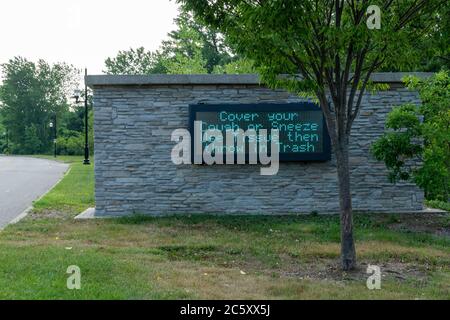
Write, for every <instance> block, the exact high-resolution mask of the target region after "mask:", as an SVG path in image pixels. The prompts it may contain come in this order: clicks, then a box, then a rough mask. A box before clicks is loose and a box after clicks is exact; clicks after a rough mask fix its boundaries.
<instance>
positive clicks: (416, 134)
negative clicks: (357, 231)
mask: <svg viewBox="0 0 450 320" xmlns="http://www.w3.org/2000/svg"><path fill="white" fill-rule="evenodd" d="M406 81H407V85H408V87H409V88H410V89H415V90H418V91H419V93H420V97H421V100H422V105H421V106H416V105H411V104H406V105H403V106H400V107H397V108H395V109H394V110H393V111H392V112H390V113H389V115H388V118H387V122H386V128H387V129H388V131H387V132H386V133H385V134H384V135H383V136H382V137H381V138H380V139H378V140H377V141H376V143H375V144H374V145H373V148H372V149H373V150H372V151H373V154H374V155H375V157H376V158H377V159H378V160H380V161H384V162H385V164H386V166H387V167H388V169H389V178H390V180H391V181H392V182H397V181H400V180H413V181H414V182H416V183H417V185H419V186H420V187H421V188H423V189H424V190H425V196H426V198H427V199H428V200H440V201H448V200H449V197H450V76H449V73H448V71H447V72H445V71H441V72H440V73H437V74H436V75H435V76H434V77H432V78H430V79H428V80H425V81H422V80H420V79H417V78H415V77H409V78H407V79H406Z"/></svg>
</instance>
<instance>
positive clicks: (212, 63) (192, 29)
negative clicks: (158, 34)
mask: <svg viewBox="0 0 450 320" xmlns="http://www.w3.org/2000/svg"><path fill="white" fill-rule="evenodd" d="M175 24H176V26H177V28H176V30H174V31H171V32H170V33H169V34H168V39H167V40H165V41H163V42H162V43H161V46H160V48H159V49H158V50H156V51H154V52H152V51H148V50H146V49H145V48H143V47H140V48H137V49H133V48H130V49H129V50H124V51H119V52H118V54H117V56H116V57H114V58H107V59H106V60H105V66H106V70H105V71H106V72H107V73H108V74H156V73H164V74H199V73H200V74H201V73H227V72H236V73H244V72H254V69H253V68H252V63H251V62H250V61H247V60H246V59H243V58H242V57H239V56H237V55H236V54H235V53H234V52H233V50H232V49H231V48H230V46H229V45H228V44H227V43H226V41H225V38H224V37H223V35H222V34H221V33H219V32H218V31H216V30H215V29H212V28H208V27H205V25H203V24H201V23H199V22H197V21H196V20H195V19H194V18H193V16H192V14H191V13H190V12H189V11H187V10H185V9H184V8H183V7H181V10H180V13H179V15H178V17H177V18H176V19H175Z"/></svg>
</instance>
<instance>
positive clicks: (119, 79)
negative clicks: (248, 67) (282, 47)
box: [85, 72, 433, 88]
mask: <svg viewBox="0 0 450 320" xmlns="http://www.w3.org/2000/svg"><path fill="white" fill-rule="evenodd" d="M408 75H414V76H417V77H419V78H428V77H431V76H432V75H433V73H431V72H378V73H373V74H372V76H371V80H372V81H373V82H378V83H402V79H403V77H405V76H408ZM85 81H86V83H87V85H88V86H89V87H91V88H94V87H108V86H153V85H260V84H261V82H260V77H259V76H258V75H257V74H177V75H168V74H154V75H92V76H87V77H86V78H85Z"/></svg>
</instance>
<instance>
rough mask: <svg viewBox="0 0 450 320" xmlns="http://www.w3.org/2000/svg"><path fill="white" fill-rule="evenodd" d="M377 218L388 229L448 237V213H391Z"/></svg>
mask: <svg viewBox="0 0 450 320" xmlns="http://www.w3.org/2000/svg"><path fill="white" fill-rule="evenodd" d="M378 218H379V219H380V222H382V223H385V224H386V225H387V227H388V228H389V229H390V230H394V231H401V232H415V233H429V234H434V235H437V236H445V237H450V213H411V214H395V215H394V214H391V215H380V216H379V217H378Z"/></svg>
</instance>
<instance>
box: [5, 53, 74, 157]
mask: <svg viewBox="0 0 450 320" xmlns="http://www.w3.org/2000/svg"><path fill="white" fill-rule="evenodd" d="M2 70H3V77H4V78H3V84H2V85H1V86H0V103H1V106H0V107H1V108H0V113H1V116H2V123H3V126H4V127H5V129H7V130H8V134H9V142H10V151H11V152H12V153H22V154H23V153H43V152H46V151H48V150H49V149H50V146H51V144H52V139H53V132H52V129H51V128H50V127H49V123H50V122H51V121H54V120H53V119H54V118H55V117H56V118H57V119H58V120H59V119H61V118H62V117H63V115H64V114H65V113H67V112H68V110H69V104H68V102H67V97H69V96H70V94H71V92H72V89H73V88H74V87H75V86H76V82H77V72H76V70H75V69H74V68H73V67H72V66H69V65H67V64H64V63H57V64H54V65H49V64H48V63H46V62H45V61H43V60H39V61H38V62H37V63H34V62H31V61H28V60H26V59H24V58H21V57H15V58H13V59H11V60H9V62H8V63H5V64H3V65H2Z"/></svg>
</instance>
